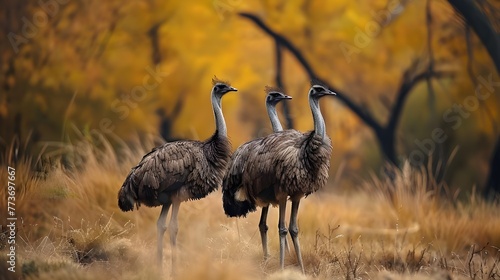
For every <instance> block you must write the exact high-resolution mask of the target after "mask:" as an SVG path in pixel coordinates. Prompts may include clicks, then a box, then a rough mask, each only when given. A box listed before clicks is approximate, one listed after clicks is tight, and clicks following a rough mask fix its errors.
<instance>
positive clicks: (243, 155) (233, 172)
mask: <svg viewBox="0 0 500 280" xmlns="http://www.w3.org/2000/svg"><path fill="white" fill-rule="evenodd" d="M266 92H267V96H266V109H267V114H268V115H269V120H270V121H271V126H272V128H273V132H279V131H283V126H282V125H281V122H280V120H279V118H278V113H277V112H276V105H278V103H279V102H280V101H282V100H286V99H292V97H291V96H288V95H285V94H284V93H282V92H281V90H280V89H277V88H272V87H266ZM256 145H258V140H254V141H250V142H247V143H245V144H243V145H241V146H240V147H238V149H236V151H235V152H234V153H233V155H232V160H231V164H230V166H229V169H228V174H227V175H226V178H227V177H228V176H242V174H243V171H244V170H243V168H244V165H243V163H244V162H246V160H247V159H248V157H249V156H250V154H251V153H252V152H253V150H254V148H255V146H256ZM223 193H224V195H223V206H224V208H226V207H231V206H230V205H231V203H235V202H234V201H233V200H234V199H233V198H232V196H234V193H231V191H230V190H228V191H225V190H224V191H223ZM253 210H255V207H254V209H253ZM268 210H269V206H264V207H262V213H261V218H260V223H259V229H260V237H261V241H262V250H263V252H264V260H266V259H267V258H268V257H269V252H268V249H267V230H268V227H267V224H266V220H267V213H268ZM287 245H288V244H287ZM287 247H288V246H287Z"/></svg>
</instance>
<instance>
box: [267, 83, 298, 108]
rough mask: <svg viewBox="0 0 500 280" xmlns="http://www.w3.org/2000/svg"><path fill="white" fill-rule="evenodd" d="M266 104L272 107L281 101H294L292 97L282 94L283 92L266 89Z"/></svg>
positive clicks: (270, 88) (275, 89)
mask: <svg viewBox="0 0 500 280" xmlns="http://www.w3.org/2000/svg"><path fill="white" fill-rule="evenodd" d="M266 93H267V97H266V103H268V104H271V105H276V104H278V102H280V101H281V100H285V99H292V97H291V96H288V95H286V94H284V93H283V92H282V90H280V89H277V88H272V87H266Z"/></svg>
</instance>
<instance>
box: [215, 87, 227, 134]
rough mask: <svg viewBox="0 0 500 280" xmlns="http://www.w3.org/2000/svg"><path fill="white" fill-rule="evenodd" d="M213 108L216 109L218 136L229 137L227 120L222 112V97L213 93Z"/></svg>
mask: <svg viewBox="0 0 500 280" xmlns="http://www.w3.org/2000/svg"><path fill="white" fill-rule="evenodd" d="M212 108H213V109H214V117H215V129H216V133H217V136H219V137H227V129H226V122H225V121H224V115H223V114H222V107H221V98H220V97H217V96H215V95H214V94H213V93H212Z"/></svg>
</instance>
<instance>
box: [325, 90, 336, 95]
mask: <svg viewBox="0 0 500 280" xmlns="http://www.w3.org/2000/svg"><path fill="white" fill-rule="evenodd" d="M326 94H327V95H337V93H336V92H333V91H331V90H328V91H327V93H326Z"/></svg>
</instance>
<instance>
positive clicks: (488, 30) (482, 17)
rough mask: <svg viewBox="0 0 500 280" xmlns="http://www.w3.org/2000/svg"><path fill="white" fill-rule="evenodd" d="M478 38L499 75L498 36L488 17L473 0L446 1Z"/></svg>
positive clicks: (499, 37) (499, 41)
mask: <svg viewBox="0 0 500 280" xmlns="http://www.w3.org/2000/svg"><path fill="white" fill-rule="evenodd" d="M448 2H449V3H450V5H451V6H453V8H454V9H455V10H456V11H457V13H459V14H460V15H461V16H462V17H463V18H464V20H465V22H466V23H467V25H469V26H470V27H471V28H472V30H474V32H475V33H476V35H477V36H478V37H479V40H481V42H482V43H483V45H484V46H485V47H486V50H487V51H488V53H489V55H490V57H491V59H492V60H493V62H494V63H495V67H496V68H497V72H499V73H500V34H498V32H496V30H495V28H494V27H493V25H492V24H491V22H490V20H489V19H488V16H487V15H486V14H485V13H484V12H483V11H482V10H481V8H480V7H479V6H478V5H477V3H476V1H473V0H448Z"/></svg>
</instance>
